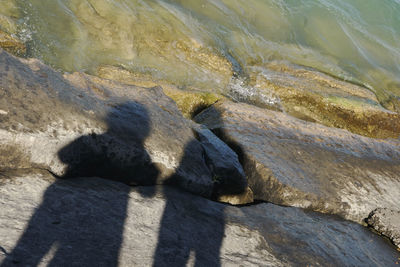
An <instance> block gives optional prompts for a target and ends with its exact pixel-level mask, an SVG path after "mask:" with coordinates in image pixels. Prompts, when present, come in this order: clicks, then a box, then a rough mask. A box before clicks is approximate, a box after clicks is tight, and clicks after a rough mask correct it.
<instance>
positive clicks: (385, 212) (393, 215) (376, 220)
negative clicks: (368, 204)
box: [366, 208, 400, 248]
mask: <svg viewBox="0 0 400 267" xmlns="http://www.w3.org/2000/svg"><path fill="white" fill-rule="evenodd" d="M366 222H367V223H368V225H369V226H370V227H372V228H373V229H375V230H376V231H377V232H379V233H381V234H382V235H384V236H387V237H388V238H389V239H390V240H392V242H393V243H394V244H395V245H396V246H397V247H399V248H400V211H399V210H392V209H387V208H384V209H382V208H378V209H376V210H374V211H372V212H371V214H370V215H369V216H368V218H367V220H366Z"/></svg>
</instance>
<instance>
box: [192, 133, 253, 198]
mask: <svg viewBox="0 0 400 267" xmlns="http://www.w3.org/2000/svg"><path fill="white" fill-rule="evenodd" d="M194 130H195V131H196V134H197V138H198V140H199V141H200V143H201V145H202V146H203V148H204V155H205V159H206V163H207V165H208V166H209V168H210V170H211V173H212V174H213V181H214V182H215V184H216V190H217V191H218V192H217V195H221V194H226V193H228V194H241V193H244V190H245V189H246V187H247V180H246V175H245V174H244V170H243V167H242V165H241V164H240V162H239V159H238V156H237V154H236V153H235V152H234V151H233V150H232V149H231V148H230V147H229V146H228V145H227V144H225V143H224V142H222V141H221V140H220V139H219V138H218V137H216V136H215V135H214V134H213V133H212V132H211V131H210V130H209V129H207V128H205V127H204V128H202V127H197V128H195V129H194Z"/></svg>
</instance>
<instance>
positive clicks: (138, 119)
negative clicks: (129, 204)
mask: <svg viewBox="0 0 400 267" xmlns="http://www.w3.org/2000/svg"><path fill="white" fill-rule="evenodd" d="M105 122H106V123H107V131H106V132H104V133H102V134H97V133H94V132H93V133H91V134H89V135H85V136H81V137H79V138H77V139H75V140H74V141H72V142H71V143H69V144H68V145H66V146H65V147H63V148H62V149H60V151H59V152H58V157H59V159H60V161H61V162H62V163H64V164H65V166H66V167H65V170H64V172H63V174H62V175H61V177H60V178H63V179H68V178H74V177H100V178H104V179H108V180H113V181H118V182H122V183H125V184H127V185H131V186H137V185H144V186H147V185H154V184H156V182H157V178H158V176H159V173H160V171H159V170H158V169H157V167H156V166H155V164H154V163H152V160H151V158H150V155H149V154H148V153H147V151H146V149H145V140H146V138H147V137H148V136H149V134H150V133H151V120H150V117H149V114H148V111H147V110H146V108H145V107H144V106H143V105H141V104H140V103H138V102H133V101H128V102H125V103H122V104H118V105H115V106H113V107H112V108H111V110H110V111H109V112H108V113H107V115H106V117H105ZM140 191H142V192H141V193H143V194H144V195H147V196H148V197H151V196H152V195H153V194H154V190H153V191H152V192H150V191H151V190H140Z"/></svg>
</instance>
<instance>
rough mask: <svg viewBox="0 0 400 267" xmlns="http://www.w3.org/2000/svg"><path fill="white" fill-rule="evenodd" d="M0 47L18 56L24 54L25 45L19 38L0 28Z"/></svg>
mask: <svg viewBox="0 0 400 267" xmlns="http://www.w3.org/2000/svg"><path fill="white" fill-rule="evenodd" d="M0 47H1V48H3V49H4V50H6V51H7V52H9V53H11V54H13V55H16V56H19V57H22V56H25V54H26V46H25V45H24V44H23V43H22V42H21V41H20V40H18V39H17V38H15V37H13V36H11V35H10V34H7V33H5V32H3V31H2V30H0Z"/></svg>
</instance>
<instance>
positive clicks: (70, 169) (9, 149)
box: [0, 50, 245, 196]
mask: <svg viewBox="0 0 400 267" xmlns="http://www.w3.org/2000/svg"><path fill="white" fill-rule="evenodd" d="M0 88H1V91H0V155H1V156H0V169H12V168H30V167H35V168H43V169H47V170H49V171H51V172H53V173H54V174H55V175H58V176H67V177H72V176H77V175H78V174H79V175H84V176H101V177H107V178H113V179H116V180H119V181H123V182H125V183H127V184H144V185H148V184H160V183H174V184H178V185H180V186H182V187H183V188H185V189H187V190H189V191H190V192H193V193H196V194H200V195H204V196H210V195H211V194H212V191H213V187H214V182H213V180H212V173H211V172H210V171H209V169H208V167H207V165H206V162H205V159H204V156H203V155H204V150H203V147H202V146H201V144H200V142H198V141H197V140H196V137H195V135H194V134H193V132H192V123H191V122H189V121H187V120H186V119H184V118H183V117H182V115H181V113H180V112H179V110H178V108H177V107H176V105H175V103H174V102H173V101H172V100H171V99H170V98H168V97H167V96H165V95H164V94H163V92H162V89H161V88H160V87H154V88H149V89H145V88H141V87H136V86H129V85H125V84H120V83H117V82H114V81H110V80H105V79H100V78H96V77H93V76H89V75H86V74H82V73H74V74H66V75H64V76H62V75H60V74H59V73H57V72H55V71H54V70H52V69H51V68H49V67H48V66H46V65H44V64H42V63H41V62H40V61H38V60H35V59H28V60H24V59H18V58H15V57H13V56H11V55H9V54H8V53H6V52H4V51H2V50H0ZM244 188H245V187H244ZM244 188H243V190H244Z"/></svg>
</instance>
